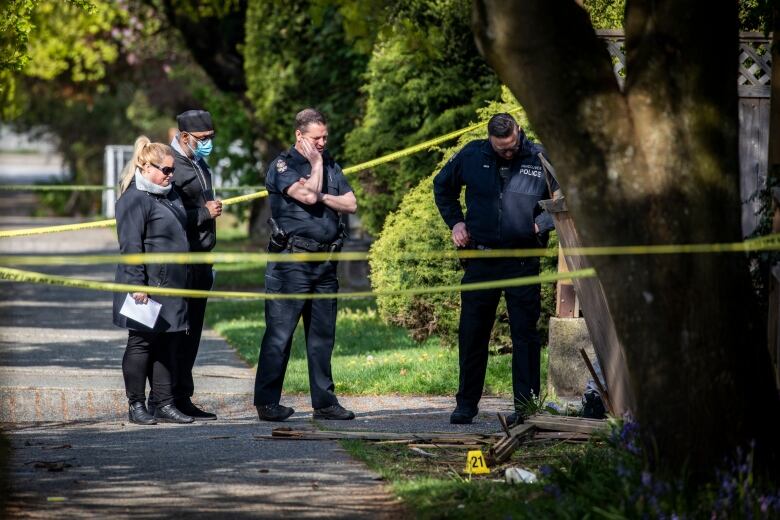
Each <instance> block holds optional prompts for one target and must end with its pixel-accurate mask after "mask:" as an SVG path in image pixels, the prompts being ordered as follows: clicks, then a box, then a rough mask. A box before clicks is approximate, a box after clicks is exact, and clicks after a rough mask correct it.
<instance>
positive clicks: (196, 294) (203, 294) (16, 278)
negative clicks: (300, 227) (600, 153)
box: [0, 267, 596, 300]
mask: <svg viewBox="0 0 780 520" xmlns="http://www.w3.org/2000/svg"><path fill="white" fill-rule="evenodd" d="M594 276H596V271H595V269H592V268H591V269H581V270H579V271H571V272H568V273H549V274H542V275H538V276H525V277H521V278H507V279H504V280H491V281H489V282H477V283H469V284H462V285H439V286H433V287H414V288H410V289H395V290H384V291H361V292H339V293H330V294H322V293H316V294H311V293H307V294H280V293H257V292H239V291H199V290H194V289H172V288H169V287H152V286H146V285H128V284H121V283H114V282H98V281H94V280H82V279H77V278H68V277H66V276H58V275H51V274H43V273H35V272H31V271H21V270H19V269H11V268H8V267H0V279H3V280H8V281H11V282H23V283H38V284H48V285H59V286H63V287H73V288H77V289H89V290H94V291H110V292H127V293H133V292H144V293H147V294H153V295H157V296H174V297H180V298H234V299H253V300H318V299H330V298H376V297H378V296H401V295H415V294H435V293H446V292H456V291H479V290H484V289H498V288H503V287H521V286H524V285H536V284H541V283H549V282H555V281H558V280H569V279H573V278H591V277H594Z"/></svg>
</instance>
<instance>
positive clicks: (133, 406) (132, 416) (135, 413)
mask: <svg viewBox="0 0 780 520" xmlns="http://www.w3.org/2000/svg"><path fill="white" fill-rule="evenodd" d="M127 418H128V419H129V420H130V422H131V423H135V424H146V425H149V424H157V421H155V420H154V417H153V416H152V415H150V414H149V412H147V411H146V407H145V406H144V403H142V402H141V401H133V402H132V403H130V409H129V410H128V412H127Z"/></svg>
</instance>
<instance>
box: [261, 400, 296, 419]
mask: <svg viewBox="0 0 780 520" xmlns="http://www.w3.org/2000/svg"><path fill="white" fill-rule="evenodd" d="M256 408H257V416H258V417H259V418H260V420H261V421H274V422H279V421H284V420H285V419H287V418H288V417H290V416H291V415H292V414H294V413H295V410H293V409H292V408H290V407H289V406H282V405H280V404H278V403H275V404H263V405H259V406H256Z"/></svg>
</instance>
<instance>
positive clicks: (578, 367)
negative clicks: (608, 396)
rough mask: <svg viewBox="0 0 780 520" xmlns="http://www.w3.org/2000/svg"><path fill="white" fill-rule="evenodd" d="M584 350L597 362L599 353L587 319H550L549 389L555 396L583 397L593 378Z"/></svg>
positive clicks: (548, 345) (548, 346)
mask: <svg viewBox="0 0 780 520" xmlns="http://www.w3.org/2000/svg"><path fill="white" fill-rule="evenodd" d="M580 347H582V348H584V349H585V352H587V353H588V356H589V357H590V359H591V361H592V362H594V363H595V361H596V354H595V352H594V350H593V344H592V343H591V341H590V336H589V335H588V327H587V326H586V325H585V319H584V318H550V335H549V341H548V344H547V348H548V349H549V350H548V359H549V368H548V371H547V387H548V391H549V393H550V394H551V395H556V396H558V397H561V398H567V397H579V396H581V395H582V392H583V391H584V390H585V385H586V384H587V382H588V380H589V379H590V378H591V377H590V373H589V372H588V368H587V367H586V366H585V362H584V361H583V359H582V356H581V355H580Z"/></svg>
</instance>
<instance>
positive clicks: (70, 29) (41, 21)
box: [0, 0, 110, 119]
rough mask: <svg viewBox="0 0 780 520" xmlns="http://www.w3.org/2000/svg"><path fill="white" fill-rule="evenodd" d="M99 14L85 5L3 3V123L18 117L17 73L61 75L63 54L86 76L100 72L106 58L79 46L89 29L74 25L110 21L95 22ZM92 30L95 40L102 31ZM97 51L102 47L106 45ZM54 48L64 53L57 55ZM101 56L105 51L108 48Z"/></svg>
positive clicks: (76, 1)
mask: <svg viewBox="0 0 780 520" xmlns="http://www.w3.org/2000/svg"><path fill="white" fill-rule="evenodd" d="M100 5H101V6H102V5H103V4H100ZM97 11H98V7H96V6H95V5H93V4H91V3H89V2H86V1H85V0H67V1H65V2H54V1H42V2H41V1H39V0H8V1H7V2H4V3H3V6H2V7H0V106H1V107H2V108H1V109H0V116H2V118H3V119H10V118H12V117H15V116H16V115H18V113H19V106H18V105H17V104H16V93H17V90H18V86H17V75H16V74H15V73H19V72H21V71H22V70H27V71H28V73H29V74H32V75H40V74H41V73H42V72H43V71H45V70H46V68H47V67H50V66H51V67H52V68H53V69H54V70H57V68H58V67H57V64H58V63H57V58H60V59H59V65H61V64H62V59H61V58H62V55H63V54H67V58H68V59H70V60H72V62H73V64H75V69H76V70H77V71H80V72H82V73H83V72H84V71H89V70H94V69H96V68H99V65H98V64H99V63H100V62H102V58H103V57H102V56H100V54H101V53H100V52H97V53H96V52H93V48H91V47H89V46H87V45H80V44H83V43H85V41H86V40H84V39H83V38H80V37H79V36H80V34H79V33H80V31H83V29H84V27H83V26H82V27H74V23H73V22H74V20H79V19H83V18H85V17H92V18H94V19H100V20H104V19H105V17H99V16H95V15H96V12H97ZM90 29H91V34H92V35H94V34H95V33H96V32H98V31H99V26H97V27H96V25H95V24H94V23H91V24H90ZM74 33H76V34H77V35H79V36H77V37H76V38H75V39H73V38H71V37H72V36H73V35H74ZM31 35H32V36H33V39H32V43H30V36H31ZM96 45H97V46H98V47H103V46H102V43H97V44H96ZM53 47H54V48H58V49H59V52H53V50H52V48H53ZM102 50H103V51H106V49H105V48H104V49H102ZM53 55H54V56H53ZM52 58H54V59H52ZM107 58H108V59H110V56H108V57H107ZM60 68H61V67H60ZM66 68H67V67H66Z"/></svg>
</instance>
